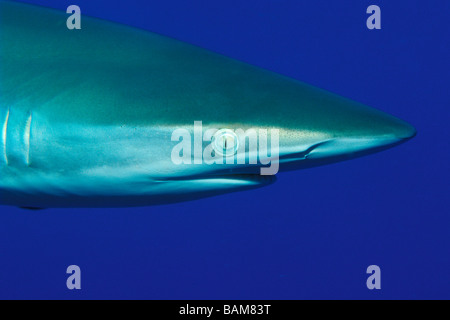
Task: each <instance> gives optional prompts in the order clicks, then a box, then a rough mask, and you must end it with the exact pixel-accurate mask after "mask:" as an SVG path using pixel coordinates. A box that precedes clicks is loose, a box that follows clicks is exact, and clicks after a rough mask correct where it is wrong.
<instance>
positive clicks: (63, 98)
mask: <svg viewBox="0 0 450 320" xmlns="http://www.w3.org/2000/svg"><path fill="white" fill-rule="evenodd" d="M0 18H1V19H0V40H1V43H5V44H8V45H5V46H3V47H2V50H0V121H2V122H1V128H2V135H1V139H0V142H1V143H0V152H1V157H0V204H11V205H17V206H25V207H67V206H69V207H70V206H84V207H98V206H113V207H114V206H137V205H148V204H157V203H170V202H177V201H183V200H191V199H195V198H202V197H205V196H208V195H213V194H220V193H224V192H230V191H235V190H241V189H245V188H253V187H259V186H264V185H267V184H269V183H271V182H273V181H274V177H275V174H276V173H277V172H279V171H287V170H295V169H303V168H308V167H311V166H317V165H322V164H328V163H333V162H337V161H341V160H345V159H349V158H354V157H357V156H360V155H364V154H368V153H372V152H376V151H379V150H382V149H386V148H389V147H392V146H394V145H397V144H400V143H402V142H404V141H406V140H408V139H410V138H411V137H413V136H414V135H415V129H414V128H413V127H412V126H411V125H409V124H407V123H406V122H404V121H402V120H399V119H397V118H395V117H393V116H390V115H388V114H386V113H383V112H381V111H377V110H375V109H373V108H370V107H367V106H365V105H362V104H360V103H357V102H354V101H351V100H349V99H346V98H342V97H339V96H337V95H334V94H332V93H329V92H327V91H324V90H321V89H318V88H314V87H312V86H309V85H307V84H305V83H302V82H299V81H297V80H294V79H290V78H287V77H285V76H282V75H279V74H276V73H273V72H270V71H267V70H263V69H260V68H258V67H255V66H252V65H248V64H246V63H243V62H240V61H236V60H233V59H230V58H227V57H224V56H222V55H219V54H216V53H213V52H210V51H208V50H205V49H202V48H199V47H196V46H192V45H189V44H186V43H183V42H180V41H177V40H174V39H170V38H167V37H164V36H161V35H158V34H155V33H151V32H146V31H143V30H136V29H133V28H129V27H125V26H122V25H119V24H114V23H110V22H105V21H102V20H97V19H94V18H89V17H84V18H83V30H84V31H80V32H70V31H69V32H68V30H67V28H66V27H65V23H64V22H65V21H66V19H67V16H66V13H65V12H58V11H56V10H49V9H45V8H41V7H36V6H30V5H26V4H20V3H15V2H10V1H1V0H0ZM43 21H45V23H42V22H43ZM69 33H70V35H69Z"/></svg>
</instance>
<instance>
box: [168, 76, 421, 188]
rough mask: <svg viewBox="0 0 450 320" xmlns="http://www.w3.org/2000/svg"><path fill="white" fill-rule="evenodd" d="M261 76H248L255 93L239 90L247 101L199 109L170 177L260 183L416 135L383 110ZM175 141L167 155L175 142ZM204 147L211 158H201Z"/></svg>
mask: <svg viewBox="0 0 450 320" xmlns="http://www.w3.org/2000/svg"><path fill="white" fill-rule="evenodd" d="M263 75H266V76H268V75H267V72H266V71H263V74H261V75H260V76H258V77H255V78H253V79H251V80H252V82H251V83H253V84H257V86H258V87H261V89H260V92H264V94H262V96H263V98H260V97H257V96H256V95H253V96H252V97H251V98H249V97H247V96H246V93H245V92H242V99H241V100H242V101H246V102H247V104H246V103H241V104H240V105H239V106H238V107H235V106H232V105H229V106H228V107H227V108H226V107H223V108H222V109H221V110H215V111H214V112H213V113H208V112H206V113H203V115H204V116H206V119H207V121H201V122H200V121H193V122H192V124H191V126H192V125H194V126H192V128H191V130H189V132H190V134H188V135H186V137H187V138H186V137H184V138H185V140H188V141H189V142H190V144H189V145H187V146H186V148H184V150H183V152H184V151H185V150H186V149H188V148H191V152H188V154H189V155H188V156H187V157H186V158H185V159H184V160H186V161H183V160H181V159H179V160H178V161H176V162H178V163H179V164H182V165H181V167H183V166H184V165H185V164H187V166H184V168H185V172H184V173H185V174H186V175H185V174H180V175H176V177H177V178H176V179H194V180H195V179H202V181H203V180H205V179H206V177H208V178H209V179H214V180H217V179H219V180H217V181H220V183H229V182H230V181H234V182H235V181H236V180H238V181H239V182H240V183H241V184H245V183H248V184H252V185H262V184H267V183H270V182H272V181H274V179H273V177H272V178H269V177H265V178H262V177H261V176H264V175H268V176H269V175H275V174H276V173H277V172H279V171H288V170H296V169H304V168H309V167H313V166H318V165H324V164H329V163H334V162H338V161H342V160H347V159H351V158H355V157H359V156H363V155H367V154H371V153H374V152H378V151H381V150H384V149H387V148H390V147H393V146H396V145H398V144H401V143H403V142H405V141H407V140H409V139H411V138H412V137H414V136H415V134H416V130H415V129H414V127H413V126H411V125H410V124H408V123H407V122H405V121H403V120H400V119H398V118H396V117H394V116H391V115H389V114H387V113H385V112H382V111H379V110H376V109H374V108H371V107H368V106H365V105H363V104H360V103H357V102H355V101H352V100H349V99H346V98H343V97H340V96H338V95H335V94H332V93H329V92H327V91H324V90H321V89H317V88H314V87H311V86H309V85H306V84H304V83H301V82H298V81H295V80H292V79H288V78H285V77H282V76H279V75H275V74H270V81H271V83H270V87H269V86H268V85H267V83H266V82H265V80H264V77H263ZM247 83H250V79H248V81H247ZM264 87H266V88H267V89H266V90H262V88H264ZM247 88H248V87H247ZM254 90H256V89H254V88H253V90H252V91H254ZM252 91H250V92H252ZM255 97H257V98H255ZM255 100H256V102H255ZM200 119H201V117H199V118H198V119H197V120H200ZM220 119H225V121H220ZM191 120H193V119H192V118H191ZM195 124H197V128H196V127H195ZM198 124H200V127H198ZM183 126H184V128H188V127H189V124H187V123H186V124H183ZM179 137H180V136H176V138H175V139H173V140H174V141H179V140H178V138H179ZM196 139H197V141H196ZM199 141H201V142H199ZM196 142H197V144H196ZM195 146H197V148H195ZM178 147H179V148H176V149H174V150H175V155H177V152H179V151H180V149H183V148H182V147H180V146H179V145H178ZM194 149H197V150H194ZM199 150H201V152H200V151H199ZM211 152H212V154H213V156H215V160H217V159H218V161H211V160H209V162H208V161H206V160H205V156H209V155H210V154H211ZM172 155H173V154H172ZM255 159H256V162H255ZM189 166H191V167H192V168H193V170H192V171H191V170H190V169H188V168H187V167H189Z"/></svg>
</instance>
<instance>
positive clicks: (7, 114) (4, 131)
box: [2, 109, 9, 165]
mask: <svg viewBox="0 0 450 320" xmlns="http://www.w3.org/2000/svg"><path fill="white" fill-rule="evenodd" d="M8 121H9V109H8V112H7V113H6V119H5V123H3V129H2V142H3V158H4V159H5V162H6V165H8V155H7V154H6V134H7V132H8Z"/></svg>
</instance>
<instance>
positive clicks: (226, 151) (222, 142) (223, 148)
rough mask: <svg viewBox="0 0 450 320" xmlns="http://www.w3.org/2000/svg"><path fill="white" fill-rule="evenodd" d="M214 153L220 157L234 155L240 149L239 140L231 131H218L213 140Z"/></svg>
mask: <svg viewBox="0 0 450 320" xmlns="http://www.w3.org/2000/svg"><path fill="white" fill-rule="evenodd" d="M212 143H213V147H214V151H216V152H217V153H218V154H220V155H225V156H231V155H234V154H235V153H236V152H237V150H238V148H239V139H238V137H237V136H236V134H235V133H234V132H233V131H232V130H230V129H221V130H219V131H217V132H216V133H215V134H214V136H213V139H212Z"/></svg>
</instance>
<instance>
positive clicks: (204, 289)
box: [0, 0, 450, 299]
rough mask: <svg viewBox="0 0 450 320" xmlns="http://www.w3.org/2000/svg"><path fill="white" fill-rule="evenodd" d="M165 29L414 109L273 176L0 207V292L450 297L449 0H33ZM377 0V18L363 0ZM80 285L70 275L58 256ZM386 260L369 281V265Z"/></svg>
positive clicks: (352, 93)
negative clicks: (402, 136) (362, 139)
mask: <svg viewBox="0 0 450 320" xmlns="http://www.w3.org/2000/svg"><path fill="white" fill-rule="evenodd" d="M26 2H29V3H36V4H41V5H45V6H49V7H53V8H58V9H61V10H64V11H65V9H66V8H67V7H68V6H69V5H71V4H77V5H79V6H80V7H81V10H82V14H85V15H90V16H95V17H100V18H103V19H107V20H111V21H116V22H120V23H123V24H127V25H131V26H135V27H139V28H143V29H146V30H150V31H154V32H157V33H160V34H164V35H167V36H171V37H174V38H177V39H180V40H183V41H186V42H189V43H193V44H196V45H198V46H201V47H204V48H207V49H210V50H213V51H216V52H219V53H221V54H224V55H227V56H230V57H232V58H235V59H239V60H242V61H245V62H248V63H250V64H254V65H257V66H260V67H263V68H266V69H269V70H272V71H276V72H278V73H281V74H284V75H287V76H290V77H293V78H296V79H299V80H302V81H305V82H307V83H310V84H312V85H315V86H317V87H321V88H324V89H327V90H329V91H332V92H335V93H337V94H340V95H342V96H345V97H348V98H351V99H353V100H356V101H359V102H362V103H365V104H368V105H370V106H373V107H375V108H378V109H380V110H383V111H386V112H388V113H391V114H393V115H395V116H397V117H399V118H401V119H404V120H406V121H408V122H410V123H411V124H413V125H414V126H415V127H416V129H417V131H418V135H417V136H416V137H415V138H414V139H413V140H411V141H409V142H407V143H405V144H403V145H401V146H398V147H395V148H393V149H389V150H387V151H384V152H381V153H378V154H374V155H370V156H367V157H363V158H358V159H354V160H351V161H347V162H341V163H337V164H334V165H328V166H323V167H317V168H313V169H308V170H303V171H295V172H287V173H279V174H278V181H277V182H276V183H275V184H273V185H270V186H268V187H266V188H262V189H257V190H252V191H245V192H238V193H233V194H228V195H223V196H218V197H213V198H208V199H203V200H198V201H191V202H185V203H180V204H175V205H164V206H154V207H145V208H129V209H64V210H62V209H48V210H43V211H26V210H22V209H17V208H12V207H0V298H3V299H4V298H62V299H79V298H148V299H316V298H319V299H321V298H339V299H347V298H356V299H396V298H405V299H419V298H447V299H449V298H450V210H449V200H448V197H449V181H450V180H449V178H450V175H449V160H450V152H449V147H450V144H449V138H450V137H449V133H448V132H449V125H448V123H449V121H450V111H449V108H450V89H449V85H450V62H449V58H450V24H449V18H448V16H449V13H450V2H449V1H447V0H440V1H437V0H436V1H430V2H426V1H413V0H409V1H386V0H370V1H368V0H346V1H312V0H311V1H304V0H295V1H284V0H281V1H275V0H272V1H267V0H246V1H237V0H227V1H223V0H214V1H200V0H189V1H186V0H165V1H153V0H146V1H144V0H141V1H138V0H128V1H100V0H73V1H72V0H71V1H66V0H29V1H26ZM371 4H376V5H379V6H380V8H381V19H382V20H381V24H382V25H381V26H382V29H381V30H368V29H367V28H366V19H367V17H368V15H367V14H366V8H367V7H368V6H369V5H371ZM72 264H76V265H79V266H80V267H81V271H82V289H81V290H72V291H71V290H68V289H67V288H66V278H67V276H68V275H67V274H66V268H67V266H69V265H72ZM372 264H375V265H378V266H380V268H381V290H368V289H367V287H366V279H367V277H368V275H367V274H366V268H367V267H368V266H369V265H372Z"/></svg>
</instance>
